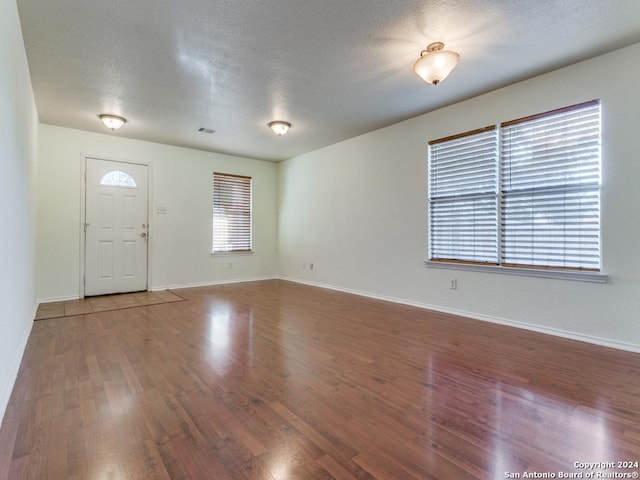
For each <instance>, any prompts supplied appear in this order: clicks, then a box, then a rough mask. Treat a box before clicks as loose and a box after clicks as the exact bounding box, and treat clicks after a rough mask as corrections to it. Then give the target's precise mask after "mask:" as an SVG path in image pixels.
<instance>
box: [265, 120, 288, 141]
mask: <svg viewBox="0 0 640 480" xmlns="http://www.w3.org/2000/svg"><path fill="white" fill-rule="evenodd" d="M267 125H268V126H269V128H270V129H271V130H272V131H273V133H275V134H276V135H278V136H279V137H281V136H282V135H284V134H285V133H287V132H288V131H289V129H290V128H291V124H290V123H289V122H284V121H282V120H274V121H273V122H269V123H268V124H267Z"/></svg>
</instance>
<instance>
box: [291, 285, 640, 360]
mask: <svg viewBox="0 0 640 480" xmlns="http://www.w3.org/2000/svg"><path fill="white" fill-rule="evenodd" d="M279 278H280V279H281V280H286V281H289V282H295V283H302V284H304V285H310V286H313V287H319V288H326V289H329V290H336V291H338V292H344V293H351V294H353V295H359V296H362V297H369V298H375V299H376V300H385V301H387V302H393V303H400V304H402V305H409V306H412V307H418V308H424V309H426V310H434V311H436V312H440V313H448V314H451V315H457V316H459V317H466V318H472V319H474V320H482V321H484V322H489V323H496V324H500V325H505V326H509V327H515V328H521V329H523V330H530V331H533V332H538V333H544V334H547V335H553V336H555V337H562V338H567V339H569V340H577V341H579V342H585V343H591V344H594V345H600V346H602V347H609V348H615V349H617V350H624V351H627V352H634V353H640V345H636V344H633V343H625V342H619V341H616V340H611V339H608V338H600V337H593V336H591V335H584V334H582V333H577V332H569V331H566V330H561V329H559V328H552V327H544V326H540V325H534V324H531V323H525V322H516V321H513V320H508V319H505V318H499V317H492V316H489V315H483V314H479V313H475V312H467V311H464V310H456V309H453V308H447V307H442V306H439V305H431V304H426V303H420V302H414V301H411V300H406V299H402V298H395V297H387V296H385V295H377V294H374V293H370V292H364V291H360V290H353V289H350V288H342V287H336V286H333V285H327V284H322V283H317V282H309V281H306V280H300V279H297V278H289V277H279Z"/></svg>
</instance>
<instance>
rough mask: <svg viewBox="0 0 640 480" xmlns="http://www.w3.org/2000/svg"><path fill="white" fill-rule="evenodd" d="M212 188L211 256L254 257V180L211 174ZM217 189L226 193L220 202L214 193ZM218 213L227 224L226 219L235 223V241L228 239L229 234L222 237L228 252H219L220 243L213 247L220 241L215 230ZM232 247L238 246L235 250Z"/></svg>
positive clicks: (223, 250) (218, 173)
mask: <svg viewBox="0 0 640 480" xmlns="http://www.w3.org/2000/svg"><path fill="white" fill-rule="evenodd" d="M211 187H212V210H211V222H212V225H211V235H212V236H211V254H212V255H230V254H251V253H253V178H252V177H249V176H245V175H237V174H231V173H222V172H213V175H212V183H211ZM234 187H235V188H237V189H240V192H239V193H236V192H235V191H234ZM217 189H221V190H222V189H226V190H224V191H223V193H222V199H221V198H220V196H219V195H218V193H217V192H216V190H217ZM217 209H218V210H220V211H221V213H222V215H223V218H224V219H225V221H226V222H228V221H229V219H232V220H233V221H234V223H233V225H232V228H233V229H234V230H235V231H236V232H235V234H233V235H234V236H235V237H238V238H229V234H226V235H224V236H225V239H226V245H230V248H229V247H226V248H221V243H216V242H217V241H218V240H219V234H218V232H217V227H216V214H217V212H216V210H217ZM235 244H238V245H241V246H240V247H239V248H234V245H235Z"/></svg>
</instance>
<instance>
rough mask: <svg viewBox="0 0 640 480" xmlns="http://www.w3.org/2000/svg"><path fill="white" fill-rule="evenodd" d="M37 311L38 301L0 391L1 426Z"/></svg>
mask: <svg viewBox="0 0 640 480" xmlns="http://www.w3.org/2000/svg"><path fill="white" fill-rule="evenodd" d="M37 311H38V303H36V304H35V306H34V307H33V311H32V313H31V318H30V321H29V322H28V323H27V324H26V328H25V329H24V332H23V334H22V338H21V339H20V343H19V345H18V349H17V350H16V354H15V356H14V358H13V362H11V365H9V368H8V372H9V374H8V376H7V378H8V379H9V381H8V382H7V383H6V384H5V385H4V386H3V387H2V391H1V392H0V427H1V426H2V422H3V421H4V414H5V413H6V411H7V406H8V405H9V400H10V399H11V393H12V392H13V387H14V386H15V383H16V379H17V378H18V371H19V370H20V364H21V363H22V357H23V356H24V351H25V350H26V348H27V342H28V341H29V335H31V329H32V328H33V319H34V318H36V312H37Z"/></svg>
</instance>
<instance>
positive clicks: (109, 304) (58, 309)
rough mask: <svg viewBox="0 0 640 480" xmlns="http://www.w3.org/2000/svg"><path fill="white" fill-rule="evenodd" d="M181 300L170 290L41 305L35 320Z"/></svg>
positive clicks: (103, 296)
mask: <svg viewBox="0 0 640 480" xmlns="http://www.w3.org/2000/svg"><path fill="white" fill-rule="evenodd" d="M183 300H184V298H182V297H181V296H179V295H177V294H176V293H173V292H172V291H170V290H161V291H157V292H136V293H122V294H116V295H102V296H99V297H87V298H83V299H81V300H69V301H64V302H51V303H43V304H41V305H40V306H39V307H38V311H37V313H36V318H35V320H45V319H47V318H58V317H69V316H72V315H85V314H87V313H96V312H107V311H110V310H120V309H122V308H131V307H142V306H145V305H156V304H159V303H169V302H181V301H183Z"/></svg>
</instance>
